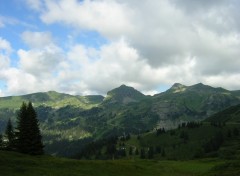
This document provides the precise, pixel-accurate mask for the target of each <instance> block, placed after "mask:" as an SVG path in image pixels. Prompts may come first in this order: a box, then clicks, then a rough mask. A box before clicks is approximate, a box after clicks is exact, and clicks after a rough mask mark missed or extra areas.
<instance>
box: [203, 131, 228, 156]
mask: <svg viewBox="0 0 240 176" xmlns="http://www.w3.org/2000/svg"><path fill="white" fill-rule="evenodd" d="M223 141H224V136H223V134H222V132H221V131H219V132H217V133H216V134H215V135H214V136H213V137H212V138H211V139H210V140H209V141H208V142H207V143H205V144H204V146H203V147H204V150H205V152H206V153H209V152H212V151H217V150H218V149H219V148H220V146H221V145H222V143H223Z"/></svg>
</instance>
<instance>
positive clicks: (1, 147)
mask: <svg viewBox="0 0 240 176" xmlns="http://www.w3.org/2000/svg"><path fill="white" fill-rule="evenodd" d="M3 147H4V146H3V136H2V134H0V150H2V149H3Z"/></svg>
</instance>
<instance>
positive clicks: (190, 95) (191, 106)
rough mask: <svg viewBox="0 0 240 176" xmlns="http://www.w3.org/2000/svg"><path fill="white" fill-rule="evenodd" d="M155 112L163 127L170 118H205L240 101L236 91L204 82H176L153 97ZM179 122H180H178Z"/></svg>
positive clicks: (174, 119)
mask: <svg viewBox="0 0 240 176" xmlns="http://www.w3.org/2000/svg"><path fill="white" fill-rule="evenodd" d="M153 99H154V103H153V105H152V109H153V112H156V113H157V114H158V115H159V117H160V119H161V120H160V121H159V124H160V126H162V127H166V126H164V125H161V123H162V124H166V122H167V121H169V119H171V121H176V122H179V121H180V123H181V122H182V121H192V120H203V119H205V118H207V117H208V116H210V115H212V114H214V113H216V112H218V111H221V110H223V109H225V108H227V107H230V106H232V105H236V104H238V103H240V101H239V97H238V96H236V92H232V91H228V90H226V89H223V88H213V87H210V86H207V85H204V84H202V83H199V84H196V85H192V86H185V85H181V84H179V83H176V84H174V85H173V86H172V87H171V88H170V89H169V90H167V91H166V92H163V93H160V94H157V95H155V96H154V97H153ZM176 124H178V123H176Z"/></svg>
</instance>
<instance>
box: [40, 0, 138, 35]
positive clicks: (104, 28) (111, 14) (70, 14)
mask: <svg viewBox="0 0 240 176" xmlns="http://www.w3.org/2000/svg"><path fill="white" fill-rule="evenodd" d="M130 12H131V9H128V8H127V6H125V5H124V4H119V3H117V2H115V1H111V0H106V1H98V0H97V1H91V0H85V1H82V2H79V1H77V0H61V1H58V2H57V1H46V10H45V13H43V14H42V16H41V19H42V20H43V21H44V22H46V23H48V24H50V23H54V22H59V23H65V24H67V25H71V26H74V27H77V28H80V29H87V30H94V31H95V30H96V29H97V31H99V32H100V33H102V34H103V35H106V36H108V37H110V38H112V37H118V36H119V33H123V31H124V32H129V31H131V30H132V28H133V24H132V23H130V21H128V16H127V15H126V14H128V13H130Z"/></svg>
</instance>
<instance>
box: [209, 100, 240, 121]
mask: <svg viewBox="0 0 240 176" xmlns="http://www.w3.org/2000/svg"><path fill="white" fill-rule="evenodd" d="M205 121H207V122H225V123H240V104H239V105H236V106H231V107H229V108H227V109H224V110H223V111H220V112H218V113H216V114H213V115H212V116H210V117H209V118H207V119H206V120H205Z"/></svg>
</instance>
